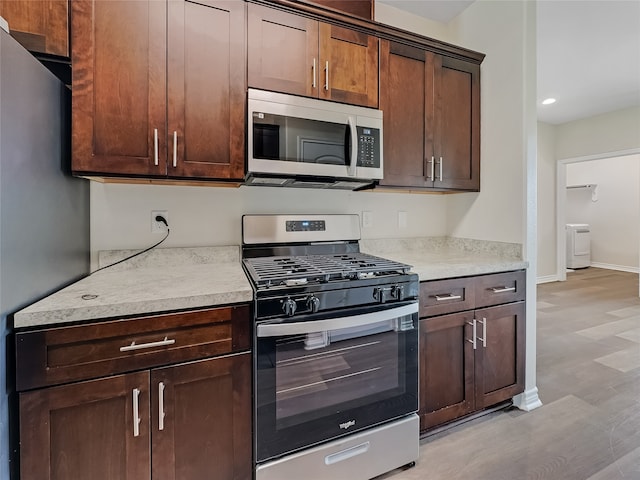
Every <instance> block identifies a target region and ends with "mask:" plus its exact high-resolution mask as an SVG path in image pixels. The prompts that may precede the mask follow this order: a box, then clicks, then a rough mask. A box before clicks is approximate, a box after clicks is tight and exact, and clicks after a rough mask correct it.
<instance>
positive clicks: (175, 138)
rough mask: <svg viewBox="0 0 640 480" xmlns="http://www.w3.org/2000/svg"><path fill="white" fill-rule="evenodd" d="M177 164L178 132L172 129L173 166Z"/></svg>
mask: <svg viewBox="0 0 640 480" xmlns="http://www.w3.org/2000/svg"><path fill="white" fill-rule="evenodd" d="M177 166H178V132H176V131H175V130H174V131H173V168H176V167H177Z"/></svg>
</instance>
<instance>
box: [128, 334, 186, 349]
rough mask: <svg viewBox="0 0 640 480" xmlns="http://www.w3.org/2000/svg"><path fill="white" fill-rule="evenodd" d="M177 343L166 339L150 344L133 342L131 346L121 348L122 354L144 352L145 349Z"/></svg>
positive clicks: (171, 339)
mask: <svg viewBox="0 0 640 480" xmlns="http://www.w3.org/2000/svg"><path fill="white" fill-rule="evenodd" d="M174 343H176V341H175V340H174V339H173V338H167V337H164V340H160V341H157V342H149V343H136V342H135V340H134V341H133V342H131V345H125V346H124V347H120V351H121V352H131V351H132V350H142V349H144V348H153V347H164V346H166V345H173V344H174Z"/></svg>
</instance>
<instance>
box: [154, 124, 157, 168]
mask: <svg viewBox="0 0 640 480" xmlns="http://www.w3.org/2000/svg"><path fill="white" fill-rule="evenodd" d="M153 164H154V165H156V166H158V129H157V128H154V129H153Z"/></svg>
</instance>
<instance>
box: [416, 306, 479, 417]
mask: <svg viewBox="0 0 640 480" xmlns="http://www.w3.org/2000/svg"><path fill="white" fill-rule="evenodd" d="M472 322H473V312H462V313H454V314H451V315H443V316H441V317H432V318H427V319H423V320H420V412H419V414H420V429H421V430H425V429H428V428H431V427H433V426H435V425H439V424H441V423H445V422H447V421H449V420H453V419H455V418H458V417H461V416H463V415H466V414H467V413H469V412H471V411H473V410H474V393H475V392H474V387H473V385H474V378H473V376H474V348H473V344H472V343H471V340H472V339H473V331H472V327H471V324H472Z"/></svg>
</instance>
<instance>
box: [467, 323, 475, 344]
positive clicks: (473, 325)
mask: <svg viewBox="0 0 640 480" xmlns="http://www.w3.org/2000/svg"><path fill="white" fill-rule="evenodd" d="M467 325H471V327H473V340H469V339H468V338H467V342H469V343H472V344H473V349H474V350H475V349H476V348H477V344H476V338H477V337H476V319H475V318H474V319H473V322H467Z"/></svg>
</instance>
